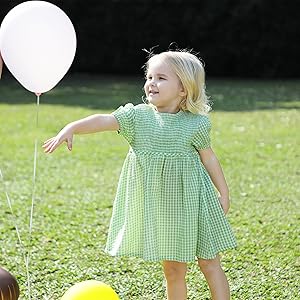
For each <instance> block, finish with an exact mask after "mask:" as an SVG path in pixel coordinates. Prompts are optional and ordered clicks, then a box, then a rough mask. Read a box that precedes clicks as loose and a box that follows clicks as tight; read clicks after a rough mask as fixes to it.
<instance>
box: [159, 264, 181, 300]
mask: <svg viewBox="0 0 300 300" xmlns="http://www.w3.org/2000/svg"><path fill="white" fill-rule="evenodd" d="M163 269H164V273H165V278H166V282H167V295H168V300H186V298H187V289H186V282H185V275H186V270H187V264H186V263H182V262H177V261H170V260H165V261H163Z"/></svg>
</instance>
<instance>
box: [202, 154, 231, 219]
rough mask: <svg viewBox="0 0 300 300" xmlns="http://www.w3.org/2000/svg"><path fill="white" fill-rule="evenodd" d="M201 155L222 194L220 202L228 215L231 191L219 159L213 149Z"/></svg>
mask: <svg viewBox="0 0 300 300" xmlns="http://www.w3.org/2000/svg"><path fill="white" fill-rule="evenodd" d="M199 154H200V158H201V161H202V163H203V165H204V167H205V169H206V170H207V172H208V174H209V176H210V178H211V180H212V182H213V184H214V185H215V187H216V188H217V190H218V191H219V193H220V198H219V200H220V203H221V206H222V207H223V210H224V212H225V214H226V213H227V212H228V210H229V190H228V186H227V183H226V180H225V176H224V173H223V171H222V168H221V165H220V163H219V161H218V158H217V157H216V155H215V153H214V152H213V150H212V149H211V148H207V149H203V150H199Z"/></svg>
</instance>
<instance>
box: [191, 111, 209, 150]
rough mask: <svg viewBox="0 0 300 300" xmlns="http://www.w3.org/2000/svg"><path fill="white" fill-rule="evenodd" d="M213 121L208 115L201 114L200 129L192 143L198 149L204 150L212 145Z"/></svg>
mask: <svg viewBox="0 0 300 300" xmlns="http://www.w3.org/2000/svg"><path fill="white" fill-rule="evenodd" d="M210 130H211V123H210V120H209V118H208V117H207V116H201V119H200V120H199V124H198V129H197V131H196V133H195V135H194V137H193V139H192V145H193V146H194V147H195V148H196V149H197V150H203V149H206V148H209V147H210Z"/></svg>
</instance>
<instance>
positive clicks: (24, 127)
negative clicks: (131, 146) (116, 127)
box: [0, 75, 300, 300]
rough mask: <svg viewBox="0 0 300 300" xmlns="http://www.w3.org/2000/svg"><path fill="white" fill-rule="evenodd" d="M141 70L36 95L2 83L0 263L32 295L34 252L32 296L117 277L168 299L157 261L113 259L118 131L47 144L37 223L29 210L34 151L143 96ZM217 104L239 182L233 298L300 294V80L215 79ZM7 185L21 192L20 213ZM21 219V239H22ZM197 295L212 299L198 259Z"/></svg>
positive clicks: (193, 285) (215, 137)
mask: <svg viewBox="0 0 300 300" xmlns="http://www.w3.org/2000/svg"><path fill="white" fill-rule="evenodd" d="M142 86H143V82H142V81H141V80H139V79H136V78H133V77H132V78H128V77H127V78H122V77H119V78H118V77H100V76H99V77H96V76H95V77H90V76H84V75H80V76H73V77H72V78H65V79H64V80H63V81H62V82H61V83H60V84H59V85H58V86H57V87H56V88H55V89H54V90H53V91H51V92H49V93H47V94H45V95H43V96H42V97H41V105H40V109H39V125H38V128H36V122H35V118H36V104H35V101H36V98H35V96H34V95H33V94H31V93H29V92H27V91H26V90H24V89H23V88H22V87H21V86H20V85H19V84H18V83H16V82H15V81H12V80H11V79H9V78H8V79H5V78H4V80H2V81H0V124H1V126H0V169H1V171H2V173H3V178H4V180H3V181H0V212H1V219H0V249H1V251H0V265H1V266H2V267H4V268H6V269H7V270H10V271H11V272H12V273H13V274H14V275H15V276H16V278H17V280H18V282H19V285H20V288H21V296H20V299H21V300H25V299H29V297H28V295H27V288H26V278H27V276H26V267H25V263H24V260H23V256H22V251H23V250H22V249H24V248H25V249H29V250H30V251H31V261H30V265H29V271H30V278H31V294H32V299H37V300H42V299H51V300H52V299H60V297H61V296H62V294H63V293H64V292H65V291H66V290H67V289H68V288H69V287H70V286H72V285H73V284H74V283H76V282H78V281H83V280H87V279H96V280H100V281H104V282H106V283H108V284H110V285H111V286H112V287H113V288H114V289H115V291H117V293H118V294H119V295H120V298H121V300H135V299H136V300H142V299H144V300H152V299H153V300H154V299H158V300H162V299H165V288H164V282H163V273H162V269H161V265H160V264H159V263H147V262H143V261H142V260H139V259H135V258H112V257H109V256H107V255H106V254H105V253H104V251H103V249H104V246H105V240H106V236H107V230H108V225H109V220H110V215H111V210H112V203H113V199H114V194H115V191H116V187H117V181H118V176H119V174H120V170H121V167H122V162H123V160H124V158H125V155H126V152H127V150H128V145H127V143H126V142H125V141H124V140H123V139H122V138H121V137H119V136H118V134H117V133H115V132H106V133H98V134H93V135H89V136H87V135H81V136H76V138H75V140H74V146H73V151H72V153H70V152H69V151H68V150H67V149H66V148H64V147H62V148H60V149H59V150H58V151H56V152H55V153H53V154H52V155H45V154H44V153H43V151H42V149H41V147H39V148H38V159H37V176H36V199H35V207H34V215H33V231H32V234H31V238H30V236H29V232H28V230H29V215H30V206H31V198H32V190H33V183H32V182H33V180H32V178H33V154H34V143H35V138H37V139H38V144H39V145H41V144H42V142H43V141H44V140H45V139H47V138H49V137H51V136H53V135H54V134H55V133H56V132H57V131H58V130H59V129H60V128H62V127H63V126H64V125H65V124H66V123H67V122H70V121H73V120H74V119H78V118H82V117H85V116H87V115H90V114H93V113H98V112H102V113H104V112H108V113H109V112H111V111H113V110H114V109H115V108H117V107H118V106H119V105H120V104H124V103H126V102H133V103H139V102H141V96H142ZM207 90H208V93H209V95H210V96H211V99H212V100H213V101H214V105H213V111H212V113H211V120H212V124H213V130H212V143H213V148H214V151H215V152H216V154H217V156H218V157H219V160H220V162H221V164H222V166H223V169H224V173H225V176H226V178H227V181H228V184H229V187H230V191H231V209H230V212H229V214H228V218H229V221H230V223H231V224H232V227H233V229H234V231H235V234H236V237H237V240H238V248H237V249H236V250H230V251H228V252H226V253H224V254H223V255H222V261H223V266H224V269H225V271H226V273H227V276H228V279H229V281H230V286H231V290H232V299H233V300H254V299H261V300H269V299H280V300H281V299H284V300H288V299H298V297H299V286H300V271H299V270H300V268H299V267H300V262H299V233H300V230H299V198H300V187H299V174H300V173H299V172H300V171H299V154H300V152H299V145H300V135H299V129H300V122H299V121H300V113H299V108H300V81H299V80H285V81H283V80H282V81H280V80H277V81H258V80H234V79H232V80H221V79H219V80H217V79H209V78H208V81H207ZM5 192H7V193H8V195H9V196H10V199H11V201H12V207H13V211H14V214H13V215H12V214H11V212H10V209H9V206H8V204H7V200H6V196H5ZM16 224H17V226H18V228H19V231H20V235H21V239H22V241H23V244H24V245H23V246H21V245H20V243H19V242H18V238H17V234H16V230H15V225H16ZM187 282H188V290H189V292H188V293H189V299H190V300H204V299H209V291H208V288H207V286H206V283H205V280H204V277H203V275H201V273H200V271H199V270H198V268H197V266H196V264H195V263H190V264H189V272H188V275H187Z"/></svg>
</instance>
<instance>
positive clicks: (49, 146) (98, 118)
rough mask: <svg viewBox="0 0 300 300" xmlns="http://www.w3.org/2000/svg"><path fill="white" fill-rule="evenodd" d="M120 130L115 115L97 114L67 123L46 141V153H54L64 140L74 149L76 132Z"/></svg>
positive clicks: (70, 148)
mask: <svg viewBox="0 0 300 300" xmlns="http://www.w3.org/2000/svg"><path fill="white" fill-rule="evenodd" d="M116 130H119V123H118V121H117V120H116V118H115V117H114V116H113V115H110V114H96V115H91V116H89V117H86V118H84V119H80V120H78V121H74V122H71V123H69V124H67V125H66V126H65V127H64V128H63V129H62V130H61V131H60V132H59V133H58V134H57V135H56V136H54V137H52V138H51V139H49V140H47V141H45V142H44V145H43V148H44V152H45V153H52V152H53V151H54V150H55V149H56V148H57V147H59V146H60V145H61V144H62V143H63V142H67V146H68V149H69V150H70V151H71V150H72V142H73V135H74V134H87V133H95V132H99V131H116Z"/></svg>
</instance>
